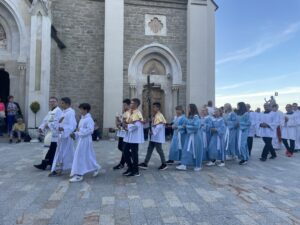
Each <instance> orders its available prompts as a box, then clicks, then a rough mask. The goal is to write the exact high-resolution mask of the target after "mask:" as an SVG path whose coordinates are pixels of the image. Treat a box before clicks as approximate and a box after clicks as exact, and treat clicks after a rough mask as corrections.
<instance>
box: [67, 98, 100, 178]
mask: <svg viewBox="0 0 300 225" xmlns="http://www.w3.org/2000/svg"><path fill="white" fill-rule="evenodd" d="M79 110H80V114H81V119H80V121H79V126H78V128H77V130H76V132H73V133H72V134H71V137H72V138H73V139H77V140H78V144H77V147H76V150H75V154H74V160H73V164H72V170H71V174H70V176H71V177H72V178H71V179H70V182H80V181H82V180H83V175H84V174H87V173H89V172H92V171H94V173H93V176H94V177H96V176H97V175H98V174H99V171H100V168H101V166H100V165H99V164H98V163H97V160H96V155H95V151H94V148H93V140H92V134H93V132H94V125H95V123H94V120H93V118H92V116H91V114H90V113H89V112H90V110H91V106H90V104H88V103H82V104H80V105H79Z"/></svg>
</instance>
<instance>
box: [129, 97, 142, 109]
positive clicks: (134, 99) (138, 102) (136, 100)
mask: <svg viewBox="0 0 300 225" xmlns="http://www.w3.org/2000/svg"><path fill="white" fill-rule="evenodd" d="M131 101H133V102H134V103H135V104H136V105H137V107H139V106H140V104H141V101H140V100H139V99H138V98H133V99H131Z"/></svg>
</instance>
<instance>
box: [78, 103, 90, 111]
mask: <svg viewBox="0 0 300 225" xmlns="http://www.w3.org/2000/svg"><path fill="white" fill-rule="evenodd" d="M78 108H79V109H83V110H86V111H87V112H89V111H91V105H90V104H89V103H81V104H80V105H79V107H78Z"/></svg>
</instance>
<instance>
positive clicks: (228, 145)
mask: <svg viewBox="0 0 300 225" xmlns="http://www.w3.org/2000/svg"><path fill="white" fill-rule="evenodd" d="M224 121H225V125H226V127H227V129H228V131H226V132H228V133H226V134H227V135H225V137H224V142H225V153H226V155H228V156H235V155H236V152H237V125H238V119H237V115H236V113H234V112H230V113H228V114H227V115H225V116H224Z"/></svg>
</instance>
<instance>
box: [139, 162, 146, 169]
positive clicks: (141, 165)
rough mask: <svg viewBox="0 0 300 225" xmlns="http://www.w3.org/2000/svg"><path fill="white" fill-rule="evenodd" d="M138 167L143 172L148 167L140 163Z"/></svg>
mask: <svg viewBox="0 0 300 225" xmlns="http://www.w3.org/2000/svg"><path fill="white" fill-rule="evenodd" d="M139 167H140V168H141V169H143V170H147V169H148V165H147V164H146V163H140V164H139Z"/></svg>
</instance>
